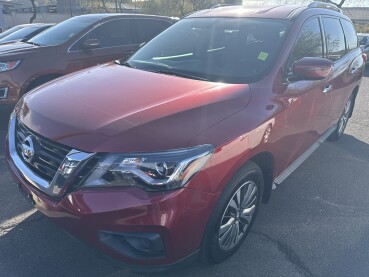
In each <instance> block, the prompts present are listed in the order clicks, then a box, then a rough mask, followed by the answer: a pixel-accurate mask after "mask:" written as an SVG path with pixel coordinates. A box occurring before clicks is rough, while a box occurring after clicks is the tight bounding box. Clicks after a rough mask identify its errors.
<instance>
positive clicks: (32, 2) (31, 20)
mask: <svg viewBox="0 0 369 277" xmlns="http://www.w3.org/2000/svg"><path fill="white" fill-rule="evenodd" d="M30 1H31V4H32V8H33V14H32V17H31V18H30V20H29V23H33V21H34V20H35V19H36V16H37V7H36V3H35V0H30Z"/></svg>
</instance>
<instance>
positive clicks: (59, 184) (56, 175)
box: [8, 112, 96, 196]
mask: <svg viewBox="0 0 369 277" xmlns="http://www.w3.org/2000/svg"><path fill="white" fill-rule="evenodd" d="M19 126H20V128H26V127H25V126H22V125H19ZM23 131H24V129H23ZM28 131H29V132H30V133H31V134H32V135H33V136H35V137H36V138H37V142H38V143H40V141H41V143H40V144H42V145H43V146H44V145H48V146H47V148H46V147H45V148H42V146H40V149H41V151H35V154H36V155H37V156H38V155H40V152H42V149H48V150H46V151H44V153H43V154H42V155H43V156H44V155H45V153H46V152H47V151H49V152H51V153H58V155H59V158H55V157H54V158H55V159H54V161H51V162H50V160H52V158H51V159H50V160H48V162H49V163H54V164H53V165H52V166H51V167H50V165H49V163H45V161H41V162H40V160H41V159H36V161H32V162H31V164H30V163H29V162H26V161H25V160H24V159H23V157H22V154H21V153H19V151H18V149H17V140H19V137H23V136H22V134H18V132H17V117H16V114H15V113H14V112H13V113H12V114H11V116H10V121H9V132H8V144H9V145H8V146H9V152H10V157H11V159H12V161H13V163H14V165H15V166H16V167H17V168H18V170H19V171H20V173H21V175H22V176H23V177H24V178H25V179H26V180H27V181H28V182H29V183H30V184H31V185H32V186H34V187H36V188H37V189H39V190H41V191H43V192H45V193H46V194H48V195H51V196H60V195H61V194H63V193H64V192H65V190H66V189H67V188H68V186H69V185H70V184H71V183H72V182H73V180H74V179H75V178H76V177H77V176H78V174H79V172H80V171H81V170H82V169H83V167H84V166H85V164H87V163H88V162H89V161H90V159H92V158H93V157H94V156H95V155H96V154H95V153H86V152H82V151H79V150H75V149H71V150H69V151H68V148H67V147H66V146H60V145H56V144H55V145H54V144H53V142H49V141H47V140H46V139H44V138H40V136H39V135H37V134H35V133H34V132H32V131H31V130H28ZM23 135H25V134H24V133H23ZM39 139H40V140H39ZM61 149H62V150H61ZM51 153H49V158H50V157H51V156H52V154H51ZM63 153H65V155H64V157H61V156H62V155H63ZM59 160H60V163H59V162H58V161H59ZM67 161H68V162H73V163H74V165H75V166H74V167H73V170H72V171H70V172H69V174H65V172H63V170H62V169H61V168H62V166H60V165H63V166H64V165H65V163H66V162H67ZM32 163H33V164H32ZM41 163H43V164H41ZM58 163H59V165H58V166H56V164H58ZM45 164H47V166H45ZM40 167H44V170H46V171H49V172H48V175H49V176H50V177H52V178H51V179H50V178H49V179H46V178H44V176H40V174H38V172H37V171H38V170H40ZM46 176H47V175H46Z"/></svg>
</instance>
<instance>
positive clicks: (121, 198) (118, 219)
mask: <svg viewBox="0 0 369 277" xmlns="http://www.w3.org/2000/svg"><path fill="white" fill-rule="evenodd" d="M8 145H9V144H8V140H7V141H6V159H7V162H8V166H9V169H10V171H11V173H12V175H13V178H14V181H15V182H16V183H17V184H19V186H20V187H21V189H22V190H23V191H24V192H25V193H26V194H27V195H28V196H29V197H30V198H31V199H32V201H33V203H34V205H35V207H36V208H37V209H38V210H40V211H41V212H42V213H44V214H45V215H46V216H48V217H50V218H52V219H53V220H54V221H55V222H56V223H57V224H58V225H60V226H62V227H63V228H64V229H65V230H66V231H67V232H68V233H70V234H71V235H72V236H74V237H76V238H77V239H79V240H81V241H82V242H85V243H87V244H88V245H90V246H93V247H94V248H97V249H98V250H101V251H102V252H104V253H105V254H107V255H109V256H110V257H113V258H115V259H117V260H119V261H120V262H123V263H125V264H128V265H133V266H140V267H148V266H149V267H152V266H154V267H155V266H165V267H167V266H168V265H172V264H176V263H177V262H178V261H181V260H183V259H185V258H186V257H188V256H191V255H192V254H193V253H195V252H196V251H197V250H198V249H199V247H200V244H201V240H202V235H203V232H204V230H205V226H206V223H207V219H208V217H209V215H210V213H211V211H212V209H213V207H214V205H215V202H216V200H217V195H215V194H210V193H206V192H199V191H196V190H193V189H188V188H185V189H180V190H175V191H167V192H147V191H144V190H141V189H139V188H124V187H122V188H110V189H83V190H74V191H71V192H69V193H67V194H65V195H64V196H62V197H59V198H53V197H51V196H48V195H46V194H45V193H43V192H42V191H40V190H39V189H37V188H36V187H35V186H34V185H33V184H31V183H30V182H29V181H28V178H27V176H24V173H23V172H22V171H20V170H19V169H18V168H17V166H16V165H15V163H14V161H13V159H12V158H11V155H10V152H9V147H8ZM101 231H103V232H105V233H114V234H121V233H124V234H127V233H138V234H139V233H150V234H159V235H160V237H161V238H162V241H163V245H164V254H163V256H162V257H156V258H142V257H138V258H132V257H128V256H127V255H125V253H121V252H119V251H117V250H116V249H113V248H112V247H111V245H110V246H109V245H107V244H106V243H104V242H103V241H102V240H101V236H100V235H99V234H101Z"/></svg>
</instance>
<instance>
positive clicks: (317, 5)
mask: <svg viewBox="0 0 369 277" xmlns="http://www.w3.org/2000/svg"><path fill="white" fill-rule="evenodd" d="M308 8H321V9H327V10H331V11H335V12H339V13H343V12H342V10H341V9H340V8H339V7H337V6H335V5H333V4H329V3H326V2H312V3H310V4H309V5H308Z"/></svg>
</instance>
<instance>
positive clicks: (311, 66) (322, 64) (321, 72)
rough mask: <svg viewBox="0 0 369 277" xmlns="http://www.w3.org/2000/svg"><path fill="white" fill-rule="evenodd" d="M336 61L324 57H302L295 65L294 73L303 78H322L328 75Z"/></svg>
mask: <svg viewBox="0 0 369 277" xmlns="http://www.w3.org/2000/svg"><path fill="white" fill-rule="evenodd" d="M333 65H334V63H333V62H332V61H331V60H328V59H324V58H310V57H309V58H302V59H301V60H299V61H297V62H296V63H295V64H294V66H293V74H294V76H295V77H297V78H298V79H302V80H322V79H324V78H326V77H328V75H329V73H331V71H332V69H333Z"/></svg>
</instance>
